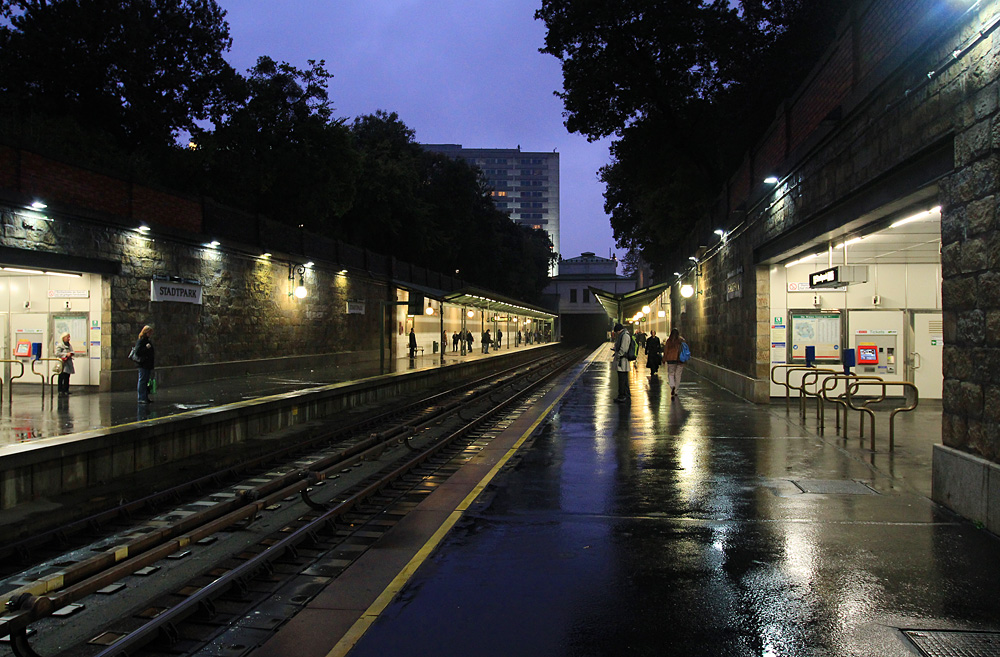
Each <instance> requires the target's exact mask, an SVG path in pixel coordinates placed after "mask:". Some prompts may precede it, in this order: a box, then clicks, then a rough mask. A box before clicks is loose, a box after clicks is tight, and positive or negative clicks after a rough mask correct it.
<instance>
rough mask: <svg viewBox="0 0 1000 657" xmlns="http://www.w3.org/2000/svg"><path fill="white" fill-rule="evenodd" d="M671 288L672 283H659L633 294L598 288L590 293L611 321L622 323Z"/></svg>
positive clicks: (592, 288) (593, 288) (634, 291)
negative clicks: (623, 319)
mask: <svg viewBox="0 0 1000 657" xmlns="http://www.w3.org/2000/svg"><path fill="white" fill-rule="evenodd" d="M669 288H670V283H659V284H658V285H650V286H649V287H644V288H642V289H641V290H633V291H632V292H624V293H616V292H608V291H607V290H602V289H600V288H596V287H591V288H590V292H591V294H593V295H594V297H595V298H596V299H597V300H598V301H599V302H600V303H601V306H602V307H603V308H604V312H606V313H607V314H608V316H609V317H611V319H614V320H615V321H621V320H622V318H624V317H631V316H632V315H634V314H635V313H636V311H639V310H642V307H643V306H646V305H649V302H650V301H653V300H654V299H656V298H657V297H658V296H660V295H661V294H663V292H664V291H665V290H667V289H669Z"/></svg>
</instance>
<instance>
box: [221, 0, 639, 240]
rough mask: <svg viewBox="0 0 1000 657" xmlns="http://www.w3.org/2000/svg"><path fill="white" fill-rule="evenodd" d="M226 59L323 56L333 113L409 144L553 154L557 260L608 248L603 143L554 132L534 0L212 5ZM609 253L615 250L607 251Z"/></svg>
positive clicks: (555, 82) (555, 112)
mask: <svg viewBox="0 0 1000 657" xmlns="http://www.w3.org/2000/svg"><path fill="white" fill-rule="evenodd" d="M218 2H219V5H220V6H221V7H222V8H223V9H225V10H226V11H227V16H226V19H227V20H228V22H229V27H230V30H231V34H232V37H233V48H232V50H231V51H230V53H229V54H228V56H227V58H228V59H229V62H230V63H231V64H232V65H233V66H234V67H235V68H236V69H237V70H239V71H241V72H245V71H246V69H248V68H250V67H251V66H252V65H253V64H254V63H255V62H256V59H257V57H258V56H259V55H268V56H270V57H272V58H274V59H276V60H279V61H286V62H288V63H290V64H292V65H294V66H297V67H299V68H305V66H306V60H308V59H317V60H318V59H325V60H326V68H327V70H328V71H330V72H331V73H332V74H333V75H334V78H333V80H332V81H331V83H330V89H329V92H330V99H331V100H332V101H333V104H334V107H335V110H336V111H335V115H336V116H340V117H349V118H353V117H355V116H358V115H361V114H371V113H373V112H375V111H376V110H379V109H382V110H386V111H390V112H396V113H398V114H399V117H400V119H401V120H402V121H403V123H405V124H406V125H407V126H409V127H410V128H412V129H413V130H414V131H415V132H416V139H417V141H418V142H421V143H433V144H441V143H444V144H462V145H463V146H465V147H467V148H516V147H517V146H518V145H520V146H521V149H522V150H525V151H552V150H553V149H555V150H558V151H559V161H560V162H559V164H560V190H559V194H560V230H561V235H560V239H561V241H562V249H561V250H562V255H563V257H565V258H572V257H574V256H577V255H580V253H582V252H584V251H594V252H595V253H597V254H598V255H602V256H604V257H607V256H608V253H609V249H614V239H613V238H612V234H611V226H610V224H609V223H608V218H607V216H606V215H605V214H604V209H603V206H604V198H603V196H602V193H603V191H604V186H603V185H602V184H601V183H600V182H599V181H598V180H597V173H596V172H597V169H598V168H600V167H601V166H603V165H604V164H606V163H607V161H608V143H609V142H608V141H606V140H605V141H602V142H596V143H592V144H591V143H588V142H587V140H586V139H585V138H584V137H581V136H580V135H570V134H569V133H568V132H567V131H566V128H565V127H563V124H562V110H563V107H562V101H561V100H560V99H559V98H557V97H555V96H553V95H552V92H553V91H555V90H558V89H561V88H562V75H561V72H560V67H559V60H557V59H556V58H555V57H552V56H551V55H543V54H541V53H539V52H538V49H539V48H540V47H541V46H542V44H543V39H544V37H545V26H544V24H543V23H542V22H541V21H536V20H535V19H534V13H535V9H536V8H537V5H538V0H373V1H371V2H342V1H339V0H335V1H330V0H298V1H294V2H275V1H274V0H218ZM614 251H615V252H616V253H618V254H619V256H620V255H623V253H620V250H619V249H614Z"/></svg>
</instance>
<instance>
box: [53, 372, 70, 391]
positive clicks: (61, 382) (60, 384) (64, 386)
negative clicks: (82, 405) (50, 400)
mask: <svg viewBox="0 0 1000 657" xmlns="http://www.w3.org/2000/svg"><path fill="white" fill-rule="evenodd" d="M56 390H57V391H58V392H60V393H63V392H69V372H60V373H59V379H58V380H57V383H56Z"/></svg>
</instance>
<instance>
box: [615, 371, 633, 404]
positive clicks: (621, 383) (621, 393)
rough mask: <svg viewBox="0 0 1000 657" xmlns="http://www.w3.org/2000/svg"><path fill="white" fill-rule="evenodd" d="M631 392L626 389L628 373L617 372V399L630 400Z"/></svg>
mask: <svg viewBox="0 0 1000 657" xmlns="http://www.w3.org/2000/svg"><path fill="white" fill-rule="evenodd" d="M631 398H632V391H631V390H629V389H628V372H618V399H631Z"/></svg>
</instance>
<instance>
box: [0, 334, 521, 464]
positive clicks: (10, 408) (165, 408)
mask: <svg viewBox="0 0 1000 657" xmlns="http://www.w3.org/2000/svg"><path fill="white" fill-rule="evenodd" d="M525 348H531V347H520V348H519V349H518V350H520V349H525ZM508 351H511V350H503V351H501V352H500V353H501V354H502V353H506V352H508ZM490 355H491V356H493V355H496V354H495V353H494V354H490ZM489 357H490V356H485V355H483V354H481V353H479V352H473V353H470V354H466V355H462V354H461V353H451V352H448V353H446V354H445V364H446V365H448V364H453V363H457V362H463V361H468V360H475V359H478V358H489ZM440 358H441V357H440V355H439V354H428V355H426V356H416V357H415V358H400V359H396V360H395V361H393V360H391V359H390V360H388V361H387V363H386V371H387V372H395V371H409V370H420V369H425V368H430V367H437V366H439V365H440V364H441V360H440ZM378 374H379V363H378V361H375V362H365V363H359V364H355V365H348V366H337V367H330V368H325V369H323V368H319V367H315V368H311V369H306V370H298V371H282V372H276V373H273V374H260V375H247V376H245V377H242V378H239V379H220V380H217V381H205V382H202V383H195V384H185V385H182V386H167V385H161V386H159V388H158V390H157V393H156V394H155V395H153V396H152V398H153V400H154V401H153V403H152V404H149V405H140V404H138V403H137V402H136V391H135V389H132V390H129V391H122V392H96V391H93V392H88V391H84V389H83V388H82V387H79V386H74V387H73V388H72V390H73V393H72V394H71V395H70V396H69V397H58V396H56V395H54V394H52V392H50V391H48V390H46V392H45V394H44V395H43V394H42V387H41V386H40V385H38V384H28V383H24V384H22V383H18V384H15V385H14V386H13V388H14V392H13V399H12V398H11V394H10V386H6V387H5V388H4V390H3V393H4V394H3V395H2V396H0V397H2V398H0V451H2V449H3V446H5V445H13V444H19V443H26V442H33V441H37V440H41V439H44V438H52V437H55V436H64V435H67V434H71V433H78V432H82V431H90V430H94V429H102V428H106V427H112V426H118V425H122V424H129V423H132V422H142V421H145V420H153V419H157V418H162V417H168V416H170V415H176V414H178V413H184V412H187V411H193V410H198V409H201V408H207V407H210V406H221V405H224V404H229V403H233V402H240V401H246V400H249V399H257V398H259V397H266V396H268V395H277V394H282V393H287V392H291V391H294V390H301V389H304V388H310V387H317V386H324V385H329V384H332V383H340V382H344V381H355V380H358V379H363V378H366V377H371V376H377V375H378ZM71 381H72V379H71Z"/></svg>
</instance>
